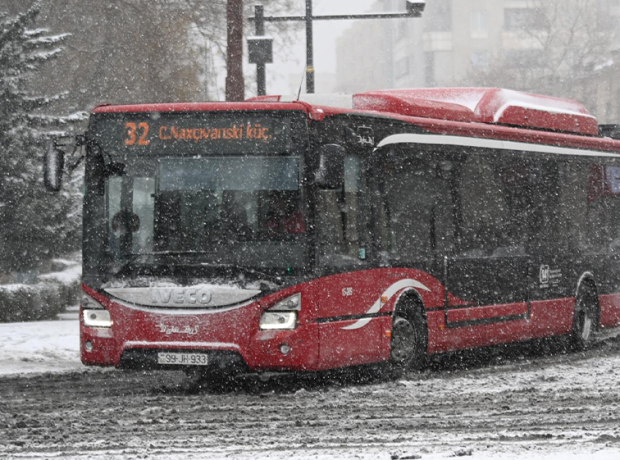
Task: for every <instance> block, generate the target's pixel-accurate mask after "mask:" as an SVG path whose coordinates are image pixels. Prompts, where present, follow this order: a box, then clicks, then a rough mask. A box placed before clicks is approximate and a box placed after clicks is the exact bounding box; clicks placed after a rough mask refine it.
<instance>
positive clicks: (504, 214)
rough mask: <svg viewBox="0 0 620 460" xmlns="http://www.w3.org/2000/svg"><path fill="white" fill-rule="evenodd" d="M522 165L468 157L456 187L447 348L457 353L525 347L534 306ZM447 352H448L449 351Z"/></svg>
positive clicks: (475, 154) (477, 154)
mask: <svg viewBox="0 0 620 460" xmlns="http://www.w3.org/2000/svg"><path fill="white" fill-rule="evenodd" d="M525 174H526V172H525V171H524V165H523V164H522V163H521V162H520V161H519V160H511V159H510V158H508V157H507V156H506V155H505V154H504V155H502V156H501V158H500V156H498V155H491V154H488V155H487V154H486V153H484V152H470V153H469V154H467V155H465V156H463V158H462V160H461V161H460V162H459V163H458V167H457V168H456V170H455V173H454V180H453V181H452V193H453V196H454V197H455V205H456V207H455V213H456V215H457V229H456V230H457V231H456V238H455V245H454V250H453V251H452V252H451V253H450V254H449V255H448V256H447V257H446V261H445V263H446V274H447V278H446V287H447V291H448V292H449V295H448V296H446V304H445V310H444V313H445V325H446V330H447V331H453V332H454V333H452V334H448V335H446V340H448V341H450V340H453V341H458V343H457V342H455V343H454V344H453V345H454V346H455V347H468V346H472V347H473V346H483V345H488V344H492V343H501V342H506V341H511V340H519V338H521V336H523V335H524V334H527V330H528V321H527V320H528V319H529V316H530V306H529V301H528V295H529V294H528V291H529V277H530V272H529V257H530V255H529V253H528V245H527V238H528V232H527V213H528V212H530V202H529V201H528V200H529V199H530V197H529V196H528V185H527V181H526V176H525ZM448 347H449V346H448Z"/></svg>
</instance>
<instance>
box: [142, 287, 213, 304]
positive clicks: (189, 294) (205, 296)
mask: <svg viewBox="0 0 620 460" xmlns="http://www.w3.org/2000/svg"><path fill="white" fill-rule="evenodd" d="M150 291H151V302H152V303H153V305H170V304H176V305H197V304H199V305H208V304H209V302H211V298H212V297H213V295H212V294H211V291H208V290H206V289H197V288H170V289H165V288H151V290H150Z"/></svg>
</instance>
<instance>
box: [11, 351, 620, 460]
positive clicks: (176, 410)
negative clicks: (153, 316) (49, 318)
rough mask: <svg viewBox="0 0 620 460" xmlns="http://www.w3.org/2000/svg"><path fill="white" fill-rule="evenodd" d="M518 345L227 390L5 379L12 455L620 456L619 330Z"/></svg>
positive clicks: (108, 378)
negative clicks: (578, 349) (578, 341)
mask: <svg viewBox="0 0 620 460" xmlns="http://www.w3.org/2000/svg"><path fill="white" fill-rule="evenodd" d="M551 348H552V350H551V351H557V350H553V348H554V347H553V346H552V347H551ZM514 351H515V350H514V349H513V350H511V353H507V352H499V353H486V354H485V355H484V356H482V360H483V361H486V362H485V363H482V364H481V363H480V358H481V356H480V355H474V354H464V355H456V356H450V357H445V358H442V359H441V360H439V361H438V362H435V363H434V364H433V365H432V366H431V369H429V370H427V371H424V372H423V373H422V374H410V375H407V376H405V377H404V378H401V379H399V380H396V381H380V380H375V381H371V382H356V381H351V379H350V378H348V379H347V378H341V377H336V376H326V375H321V376H318V378H314V377H310V376H308V377H305V378H297V377H293V376H278V377H276V378H274V379H271V380H270V381H268V382H263V381H261V380H260V379H258V378H256V377H252V378H248V379H245V380H243V381H242V382H241V384H240V386H239V388H235V389H226V390H225V391H223V390H222V391H214V390H212V389H211V390H209V389H204V388H195V387H192V386H190V385H189V384H188V382H186V381H185V378H184V376H183V375H182V374H180V373H175V372H167V373H166V372H160V373H143V372H122V371H114V370H113V371H102V370H92V369H89V370H80V371H69V372H64V373H54V374H52V373H48V374H38V375H21V376H19V375H5V376H0V458H7V457H8V458H50V457H53V458H63V459H77V458H92V459H111V458H115V459H116V458H153V459H167V458H172V459H186V458H187V459H199V458H201V459H202V458H204V459H224V458H226V459H230V458H233V459H237V458H239V459H257V458H272V459H276V458H277V459H280V458H294V459H310V458H312V459H315V458H319V459H323V458H325V459H327V458H362V459H375V458H377V459H386V460H388V459H390V458H396V457H399V458H407V457H409V458H423V459H435V458H446V457H450V456H465V457H467V458H472V459H491V458H499V459H531V458H552V459H558V460H560V459H577V458H579V459H585V458H588V459H589V458H593V459H605V460H608V459H609V460H610V459H618V458H620V407H619V406H620V340H618V339H612V340H608V341H606V342H604V343H602V344H599V345H598V346H597V347H596V348H595V349H593V350H590V351H588V352H586V353H582V354H564V353H559V354H556V355H555V356H551V357H541V356H540V354H539V353H538V352H537V351H535V350H534V348H533V347H518V348H517V350H516V351H517V353H516V355H515V354H514ZM489 361H490V362H489ZM415 456H419V457H415Z"/></svg>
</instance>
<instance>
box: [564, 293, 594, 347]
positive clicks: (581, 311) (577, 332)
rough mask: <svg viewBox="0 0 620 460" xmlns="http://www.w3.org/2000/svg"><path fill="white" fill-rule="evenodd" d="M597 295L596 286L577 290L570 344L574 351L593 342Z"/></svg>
mask: <svg viewBox="0 0 620 460" xmlns="http://www.w3.org/2000/svg"><path fill="white" fill-rule="evenodd" d="M598 308H599V305H598V296H597V294H596V288H594V287H592V286H584V287H583V288H582V289H580V290H579V294H578V295H577V300H576V301H575V315H574V317H573V332H572V333H571V337H570V339H571V345H572V347H573V349H574V350H575V351H583V350H586V349H587V348H588V347H590V346H591V345H592V343H593V342H594V333H595V331H596V328H597V325H598V324H597V323H598Z"/></svg>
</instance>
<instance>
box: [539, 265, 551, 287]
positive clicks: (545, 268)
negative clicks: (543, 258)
mask: <svg viewBox="0 0 620 460" xmlns="http://www.w3.org/2000/svg"><path fill="white" fill-rule="evenodd" d="M540 284H541V285H547V284H549V265H541V266H540Z"/></svg>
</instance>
